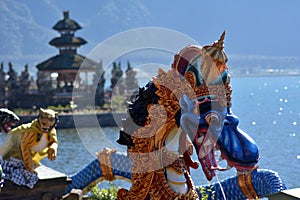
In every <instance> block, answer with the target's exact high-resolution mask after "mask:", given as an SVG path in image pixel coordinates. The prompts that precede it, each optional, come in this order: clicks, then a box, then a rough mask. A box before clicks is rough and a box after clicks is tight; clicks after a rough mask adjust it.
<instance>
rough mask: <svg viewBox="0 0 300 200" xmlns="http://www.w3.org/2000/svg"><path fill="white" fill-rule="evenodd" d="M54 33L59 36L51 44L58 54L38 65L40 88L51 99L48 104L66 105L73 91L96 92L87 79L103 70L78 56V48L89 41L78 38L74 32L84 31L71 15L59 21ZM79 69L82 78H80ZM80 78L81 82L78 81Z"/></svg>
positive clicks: (64, 15) (54, 27) (67, 13)
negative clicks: (98, 70) (56, 32)
mask: <svg viewBox="0 0 300 200" xmlns="http://www.w3.org/2000/svg"><path fill="white" fill-rule="evenodd" d="M53 29H54V30H56V31H58V32H59V33H60V36H59V37H55V38H54V39H52V40H51V41H50V42H49V44H50V45H52V46H54V47H56V48H58V50H59V54H58V55H56V56H53V57H51V58H49V59H47V60H46V61H44V62H41V63H39V64H38V65H36V68H37V69H38V79H37V86H38V91H39V93H44V94H46V95H47V96H48V98H49V99H51V100H50V102H49V104H53V105H56V104H57V105H59V104H60V105H65V104H68V103H69V102H70V101H71V100H72V99H71V98H72V97H74V94H72V91H73V88H76V90H77V91H79V90H82V91H85V92H89V91H91V90H92V89H93V88H91V87H92V85H89V82H91V81H89V80H88V79H89V77H93V75H94V74H95V72H96V69H97V68H99V67H102V66H100V65H101V64H100V63H98V62H96V61H93V60H91V59H88V58H86V57H85V56H82V55H80V54H78V53H77V48H79V47H80V46H81V45H84V44H86V43H87V41H86V40H84V39H83V38H81V37H76V36H75V32H76V31H77V30H79V29H81V26H80V25H79V24H78V23H77V22H76V21H74V20H73V19H70V17H69V12H68V11H64V12H63V19H61V20H59V21H58V22H57V23H56V24H55V25H54V26H53ZM79 69H80V72H81V74H77V72H78V70H79ZM82 73H83V74H82ZM77 76H78V77H79V78H76V77H77ZM72 95H73V96H72Z"/></svg>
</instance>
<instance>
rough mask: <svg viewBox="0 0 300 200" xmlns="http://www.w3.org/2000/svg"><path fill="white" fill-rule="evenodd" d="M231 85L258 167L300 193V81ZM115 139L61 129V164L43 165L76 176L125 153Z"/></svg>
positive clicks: (112, 133)
mask: <svg viewBox="0 0 300 200" xmlns="http://www.w3.org/2000/svg"><path fill="white" fill-rule="evenodd" d="M231 85H232V88H233V96H232V102H233V104H232V111H233V113H234V114H236V115H237V116H238V117H239V119H240V124H239V127H240V128H241V129H242V130H244V131H245V132H247V133H248V134H249V135H250V136H251V137H252V138H254V139H255V141H256V142H257V144H258V146H259V149H260V156H261V159H260V161H259V167H260V168H262V169H272V170H275V171H277V172H278V173H279V175H280V176H281V177H282V179H283V180H284V182H285V183H286V185H287V187H288V188H296V187H300V77H297V76H294V77H243V78H242V77H239V78H237V77H233V78H231ZM1 137H3V135H2V136H1ZM117 138H118V127H112V128H101V127H94V128H80V129H59V130H58V139H59V152H58V158H57V160H55V161H53V162H50V161H47V160H46V159H45V160H44V161H43V163H44V164H45V165H47V166H50V167H53V168H55V169H57V170H58V171H61V172H64V173H66V174H73V173H75V172H77V171H79V170H80V169H82V168H83V167H84V166H85V165H87V164H88V163H89V162H90V161H92V160H93V159H95V158H96V157H95V152H97V151H100V150H101V149H102V148H104V147H109V148H114V149H116V148H117V149H119V150H120V151H126V149H125V148H124V147H120V146H119V145H118V144H117V143H116V142H115V141H116V139H117ZM191 173H192V176H193V177H194V182H195V184H196V185H203V184H208V181H207V180H206V179H205V178H204V175H203V172H202V170H201V169H200V168H199V169H198V170H192V172H191ZM234 174H235V170H234V169H231V170H229V171H227V172H219V178H220V179H224V178H226V177H229V176H232V175H234ZM214 181H216V180H214ZM118 184H121V185H122V184H124V186H125V187H126V186H127V184H128V183H123V182H121V183H118Z"/></svg>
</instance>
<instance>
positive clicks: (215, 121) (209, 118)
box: [205, 113, 220, 126]
mask: <svg viewBox="0 0 300 200" xmlns="http://www.w3.org/2000/svg"><path fill="white" fill-rule="evenodd" d="M205 121H206V122H207V123H208V124H209V125H211V126H218V125H219V124H220V117H219V116H218V115H217V114H216V113H209V114H208V115H206V116H205Z"/></svg>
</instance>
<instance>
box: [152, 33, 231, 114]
mask: <svg viewBox="0 0 300 200" xmlns="http://www.w3.org/2000/svg"><path fill="white" fill-rule="evenodd" d="M224 38H225V31H224V32H223V33H222V35H221V37H220V39H219V40H217V41H215V42H213V43H212V44H211V45H206V46H204V47H202V48H201V47H200V46H196V45H189V46H187V47H185V48H183V49H182V50H181V51H180V52H179V53H177V54H176V55H175V56H174V61H173V63H172V69H173V70H170V71H169V72H164V71H163V70H160V71H159V73H158V76H157V77H155V78H154V80H153V81H154V84H155V85H156V86H157V87H158V88H159V89H158V91H157V92H156V93H157V94H158V96H160V99H161V100H160V101H163V102H161V103H160V104H162V105H166V104H169V105H170V106H168V107H169V109H171V110H172V111H170V112H171V113H173V114H174V113H176V110H178V109H179V104H178V103H177V101H176V100H175V99H177V100H178V98H179V97H180V96H181V95H182V94H184V93H190V94H191V93H193V94H191V95H190V96H191V97H192V98H202V97H207V96H208V97H213V98H214V99H216V100H218V101H219V103H220V104H221V105H223V106H226V107H230V106H231V93H232V91H231V86H230V77H229V75H228V68H227V66H226V62H227V60H228V58H227V56H226V54H225V51H224ZM183 77H184V78H185V80H184V81H183V80H182V79H183ZM179 79H180V80H179ZM186 81H187V82H188V83H189V84H185V85H184V84H183V82H186ZM186 85H188V86H186ZM172 101H173V103H171V102H172ZM175 101H176V103H175Z"/></svg>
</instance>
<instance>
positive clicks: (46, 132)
mask: <svg viewBox="0 0 300 200" xmlns="http://www.w3.org/2000/svg"><path fill="white" fill-rule="evenodd" d="M57 115H58V113H57V112H55V111H53V110H51V109H42V108H41V109H40V113H39V116H38V118H37V119H34V120H33V121H32V122H30V123H28V124H22V125H20V126H18V127H16V128H14V129H12V130H11V131H10V132H9V133H8V134H7V136H6V138H5V140H4V142H3V144H2V146H1V147H0V156H1V157H2V159H4V160H9V159H10V158H16V159H19V160H22V161H23V162H24V166H25V168H26V170H28V171H30V172H34V171H35V170H34V169H35V167H37V166H38V165H40V161H41V160H42V159H43V158H45V157H46V156H48V159H49V160H51V161H52V160H55V159H56V155H57V148H58V141H57V136H56V129H55V125H56V123H57V120H58V117H57Z"/></svg>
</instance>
